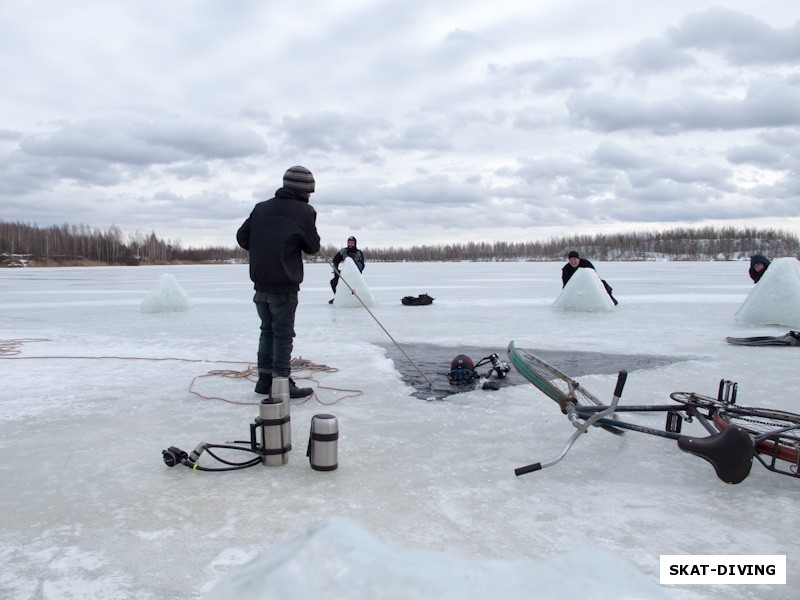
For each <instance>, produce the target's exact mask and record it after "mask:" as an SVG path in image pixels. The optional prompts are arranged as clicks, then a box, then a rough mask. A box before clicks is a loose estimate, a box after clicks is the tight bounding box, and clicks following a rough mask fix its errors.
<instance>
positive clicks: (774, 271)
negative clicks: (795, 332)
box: [733, 257, 800, 327]
mask: <svg viewBox="0 0 800 600" xmlns="http://www.w3.org/2000/svg"><path fill="white" fill-rule="evenodd" d="M733 318H734V319H735V320H736V321H738V322H739V323H749V324H751V325H785V326H787V327H800V261H798V260H797V259H796V258H793V257H786V258H776V259H775V260H773V261H772V263H771V264H770V266H769V269H767V270H766V271H764V274H763V276H762V277H761V279H760V280H759V281H758V283H756V284H755V286H753V289H752V290H751V291H750V293H749V294H748V295H747V298H745V301H744V302H743V303H742V305H741V306H740V307H739V310H737V311H736V314H735V315H734V317H733Z"/></svg>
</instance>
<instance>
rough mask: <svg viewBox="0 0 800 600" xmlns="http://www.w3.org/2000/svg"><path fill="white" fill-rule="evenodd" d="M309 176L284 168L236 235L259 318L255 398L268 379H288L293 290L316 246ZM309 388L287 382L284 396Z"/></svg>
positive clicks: (294, 305) (303, 170)
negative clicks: (280, 184) (274, 186)
mask: <svg viewBox="0 0 800 600" xmlns="http://www.w3.org/2000/svg"><path fill="white" fill-rule="evenodd" d="M314 184H315V182H314V176H313V175H312V174H311V171H309V170H308V169H306V168H305V167H300V166H295V167H290V168H289V169H288V170H287V171H286V173H285V174H284V176H283V187H281V188H279V189H278V190H277V191H276V192H275V197H274V198H272V199H270V200H266V201H265V202H259V203H258V204H256V206H255V208H253V212H252V213H250V216H249V217H248V218H247V220H245V222H244V223H243V224H242V226H241V227H240V228H239V231H237V233H236V241H237V242H238V243H239V245H240V246H241V247H242V248H244V249H245V250H247V251H248V252H249V253H250V279H251V280H252V281H253V287H254V288H255V291H256V292H255V296H254V297H253V302H255V304H256V311H257V312H258V316H259V317H260V318H261V336H260V338H259V343H258V382H257V383H256V390H255V391H256V393H257V394H269V393H270V391H271V389H272V377H273V376H275V377H289V376H290V375H291V357H292V346H293V343H292V339H293V338H294V336H295V332H294V317H295V312H296V310H297V292H298V291H299V290H300V283H301V282H302V281H303V252H305V253H306V254H316V253H317V252H318V251H319V248H320V239H319V234H318V233H317V225H316V223H317V212H316V211H315V210H314V208H313V207H312V206H311V204H309V202H308V200H309V197H310V196H311V194H312V193H313V192H314ZM312 393H313V390H312V389H311V388H298V387H297V386H296V385H295V383H294V381H292V379H289V395H290V396H291V397H292V398H303V397H305V396H309V395H311V394H312Z"/></svg>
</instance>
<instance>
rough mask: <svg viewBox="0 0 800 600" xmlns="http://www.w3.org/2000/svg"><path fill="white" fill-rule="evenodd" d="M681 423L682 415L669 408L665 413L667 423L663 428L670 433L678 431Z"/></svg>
mask: <svg viewBox="0 0 800 600" xmlns="http://www.w3.org/2000/svg"><path fill="white" fill-rule="evenodd" d="M682 425H683V417H682V416H681V414H680V413H679V412H676V411H674V410H671V411H669V412H668V413H667V424H666V427H665V429H666V430H667V431H669V432H670V433H680V432H681V426H682Z"/></svg>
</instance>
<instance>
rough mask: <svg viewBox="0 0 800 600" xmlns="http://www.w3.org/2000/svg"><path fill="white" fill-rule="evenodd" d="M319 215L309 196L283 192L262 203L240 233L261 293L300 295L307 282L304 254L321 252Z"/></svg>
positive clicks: (252, 276)
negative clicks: (302, 286) (302, 283)
mask: <svg viewBox="0 0 800 600" xmlns="http://www.w3.org/2000/svg"><path fill="white" fill-rule="evenodd" d="M316 223H317V212H316V211H315V210H314V207H312V206H311V205H310V204H309V203H308V195H307V194H304V193H302V192H297V191H295V190H291V189H286V188H280V189H278V191H276V192H275V197H274V198H272V199H271V200H267V201H265V202H259V203H258V204H256V206H255V208H253V212H252V213H250V216H249V217H248V218H247V220H246V221H245V222H244V223H243V224H242V226H241V227H240V228H239V231H238V232H236V241H237V242H239V245H240V246H241V247H242V248H244V249H245V250H247V251H248V252H249V253H250V279H252V280H253V287H254V288H255V289H256V291H259V292H272V293H285V292H297V291H298V290H299V289H300V283H301V282H302V281H303V254H302V253H303V252H305V253H306V254H315V253H316V252H319V242H320V240H319V234H318V233H317V225H316Z"/></svg>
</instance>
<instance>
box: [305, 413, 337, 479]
mask: <svg viewBox="0 0 800 600" xmlns="http://www.w3.org/2000/svg"><path fill="white" fill-rule="evenodd" d="M338 453H339V422H338V420H337V419H336V417H334V416H333V415H326V414H320V415H314V416H313V417H312V418H311V433H310V434H309V436H308V450H307V451H306V456H308V460H309V461H310V462H311V468H312V469H314V470H315V471H334V470H335V469H336V468H337V467H338V466H339V462H338V461H339V459H338Z"/></svg>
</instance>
